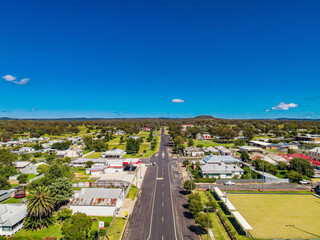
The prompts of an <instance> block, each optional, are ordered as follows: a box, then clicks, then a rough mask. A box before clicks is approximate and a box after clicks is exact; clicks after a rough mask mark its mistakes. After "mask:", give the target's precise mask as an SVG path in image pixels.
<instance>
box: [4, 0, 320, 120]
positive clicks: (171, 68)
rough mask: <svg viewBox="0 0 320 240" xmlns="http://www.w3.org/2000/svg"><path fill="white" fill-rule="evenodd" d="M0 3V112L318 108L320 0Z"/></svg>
mask: <svg viewBox="0 0 320 240" xmlns="http://www.w3.org/2000/svg"><path fill="white" fill-rule="evenodd" d="M0 6H1V7H0V32H1V38H0V77H1V79H0V117H1V116H9V117H35V118H43V117H164V116H166V117H193V116H197V115H201V114H208V115H213V116H216V117H223V118H269V117H270V118H275V117H299V118H304V117H310V118H320V92H319V87H320V67H319V66H320V44H319V43H320V31H319V29H320V14H319V12H320V2H319V1H317V0H314V1H302V0H301V1H295V0H287V1H285V0H283V1H270V0H266V1H262V0H259V1H256V0H252V1H237V0H234V1H212V0H204V1H189V0H171V1H157V2H156V1H139V0H136V1H123V0H118V1H108V0H100V1H95V0H91V1H82V0H78V1H73V0H72V1H71V0H63V1H59V0H56V1H43V0H38V1H28V0H27V1H26V0H24V1H20V0H12V1H1V3H0ZM3 77H4V78H3ZM21 80H22V82H21ZM173 99H181V100H182V101H183V102H182V101H180V102H179V101H178V102H175V103H174V102H172V100H173ZM279 104H280V105H279Z"/></svg>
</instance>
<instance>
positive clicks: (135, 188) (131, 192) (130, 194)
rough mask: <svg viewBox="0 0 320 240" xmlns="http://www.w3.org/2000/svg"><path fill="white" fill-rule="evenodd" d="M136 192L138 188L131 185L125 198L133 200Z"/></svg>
mask: <svg viewBox="0 0 320 240" xmlns="http://www.w3.org/2000/svg"><path fill="white" fill-rule="evenodd" d="M137 192H138V188H137V187H136V186H133V185H132V186H131V188H130V190H129V192H128V195H127V197H126V198H131V200H134V199H135V197H136V195H137Z"/></svg>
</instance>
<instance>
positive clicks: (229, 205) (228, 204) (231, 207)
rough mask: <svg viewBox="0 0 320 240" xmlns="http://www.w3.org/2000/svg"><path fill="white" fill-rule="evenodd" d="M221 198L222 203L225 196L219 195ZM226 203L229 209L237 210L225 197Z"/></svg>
mask: <svg viewBox="0 0 320 240" xmlns="http://www.w3.org/2000/svg"><path fill="white" fill-rule="evenodd" d="M221 200H222V201H223V202H224V203H226V197H225V196H223V197H221ZM226 205H227V207H228V208H229V210H230V211H235V210H237V209H236V208H235V206H233V204H232V203H231V202H230V200H229V199H228V197H227V203H226Z"/></svg>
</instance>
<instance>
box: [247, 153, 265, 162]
mask: <svg viewBox="0 0 320 240" xmlns="http://www.w3.org/2000/svg"><path fill="white" fill-rule="evenodd" d="M249 156H250V159H251V160H256V159H262V158H264V155H263V154H262V153H257V152H253V153H251V154H249Z"/></svg>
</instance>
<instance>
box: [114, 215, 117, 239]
mask: <svg viewBox="0 0 320 240" xmlns="http://www.w3.org/2000/svg"><path fill="white" fill-rule="evenodd" d="M116 210H117V209H116ZM113 236H114V237H113V239H114V240H116V211H115V212H114V235H113Z"/></svg>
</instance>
